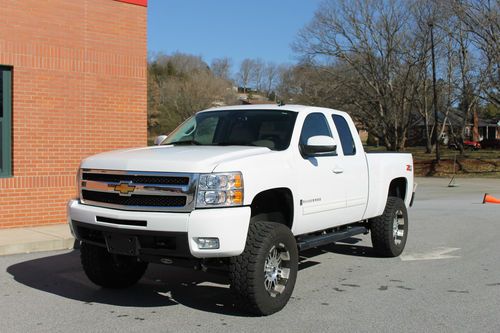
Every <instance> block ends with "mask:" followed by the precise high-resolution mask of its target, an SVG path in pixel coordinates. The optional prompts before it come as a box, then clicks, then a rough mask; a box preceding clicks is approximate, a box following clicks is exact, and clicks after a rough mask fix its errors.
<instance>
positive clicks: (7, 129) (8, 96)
mask: <svg viewBox="0 0 500 333" xmlns="http://www.w3.org/2000/svg"><path fill="white" fill-rule="evenodd" d="M11 117H12V69H11V68H10V67H4V66H0V177H10V176H12V170H11V158H12V154H11V151H12V147H11V144H12V142H11V126H12V122H11V119H12V118H11Z"/></svg>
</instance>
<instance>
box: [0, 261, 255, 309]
mask: <svg viewBox="0 0 500 333" xmlns="http://www.w3.org/2000/svg"><path fill="white" fill-rule="evenodd" d="M7 272H8V273H9V274H10V275H12V276H13V278H14V279H15V280H16V281H17V282H19V283H21V284H24V285H26V286H28V287H31V288H34V289H37V290H40V291H44V292H47V293H51V294H54V295H58V296H61V297H64V298H68V299H72V300H75V301H79V302H82V303H83V304H86V305H93V304H107V305H114V306H119V307H140V308H147V307H151V308H153V307H165V306H171V305H177V304H182V305H185V306H188V307H191V308H195V309H198V310H202V311H207V312H213V313H221V314H226V315H234V316H240V317H241V316H249V315H248V314H246V313H244V312H243V311H241V310H240V309H238V308H237V307H236V306H235V301H236V300H235V298H234V296H233V295H232V294H231V293H230V290H229V287H228V281H227V278H226V277H224V276H220V275H218V274H210V273H204V272H200V271H195V270H192V269H187V268H180V267H169V266H162V265H153V264H152V265H149V267H148V270H147V272H146V274H145V275H144V277H143V278H142V279H141V280H140V281H139V283H138V284H136V285H135V286H133V287H130V288H127V289H121V290H112V289H103V288H100V287H98V286H96V285H94V284H93V283H92V282H90V281H89V280H88V279H87V277H86V276H85V273H84V272H83V271H82V268H81V266H80V258H79V251H72V252H70V253H65V254H59V255H54V256H50V257H43V258H39V259H34V260H29V261H25V262H21V263H18V264H14V265H12V266H9V267H8V268H7ZM155 310H156V309H155ZM158 311H161V309H158Z"/></svg>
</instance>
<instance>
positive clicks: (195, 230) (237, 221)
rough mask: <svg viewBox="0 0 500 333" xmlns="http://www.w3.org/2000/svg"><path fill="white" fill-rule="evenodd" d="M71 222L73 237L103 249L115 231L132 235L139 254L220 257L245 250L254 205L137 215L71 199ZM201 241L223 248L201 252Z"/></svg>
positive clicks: (69, 216)
mask: <svg viewBox="0 0 500 333" xmlns="http://www.w3.org/2000/svg"><path fill="white" fill-rule="evenodd" d="M68 222H69V224H70V227H71V231H72V233H73V235H74V236H75V238H77V239H78V240H82V241H87V242H93V243H95V244H98V245H102V246H106V241H105V240H104V238H102V237H103V236H104V235H106V234H112V233H116V234H120V235H124V236H130V237H134V239H136V241H137V248H138V249H137V253H139V254H140V255H155V256H164V257H181V258H186V257H195V258H220V257H232V256H237V255H239V254H241V253H242V252H243V250H244V248H245V243H246V238H247V232H248V225H249V223H250V207H233V208H211V209H197V210H194V211H192V212H190V213H167V212H165V213H164V212H134V211H122V210H116V209H109V208H102V207H95V206H90V205H83V204H81V203H80V202H79V201H78V200H71V201H69V203H68ZM89 237H90V238H92V237H93V239H90V238H89ZM135 237H136V238H135ZM199 237H200V238H204V237H217V238H218V239H219V244H220V246H219V248H218V249H199V248H198V245H197V243H196V239H197V238H199Z"/></svg>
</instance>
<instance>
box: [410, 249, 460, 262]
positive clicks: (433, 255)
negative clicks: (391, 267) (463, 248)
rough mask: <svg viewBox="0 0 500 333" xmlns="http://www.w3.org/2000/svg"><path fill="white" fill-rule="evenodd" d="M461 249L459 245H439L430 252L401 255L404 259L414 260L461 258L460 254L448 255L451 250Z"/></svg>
mask: <svg viewBox="0 0 500 333" xmlns="http://www.w3.org/2000/svg"><path fill="white" fill-rule="evenodd" d="M457 250H460V248H458V247H437V248H435V249H433V250H431V251H429V252H424V253H412V254H405V255H402V256H400V258H401V260H402V261H414V260H438V259H453V258H460V256H451V255H448V253H450V252H455V251H457Z"/></svg>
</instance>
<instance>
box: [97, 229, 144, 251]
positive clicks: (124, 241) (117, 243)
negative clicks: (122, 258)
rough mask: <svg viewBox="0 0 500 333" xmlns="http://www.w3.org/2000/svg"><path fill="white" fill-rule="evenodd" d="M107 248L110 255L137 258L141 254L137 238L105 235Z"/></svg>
mask: <svg viewBox="0 0 500 333" xmlns="http://www.w3.org/2000/svg"><path fill="white" fill-rule="evenodd" d="M104 238H105V239H106V247H107V248H108V251H109V252H110V253H114V254H122V255H126V256H136V255H138V253H139V247H138V242H137V237H135V236H128V235H121V234H111V233H106V234H104Z"/></svg>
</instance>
